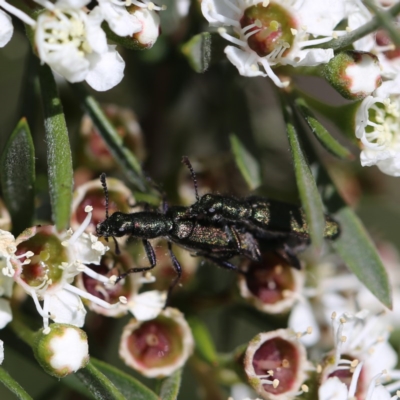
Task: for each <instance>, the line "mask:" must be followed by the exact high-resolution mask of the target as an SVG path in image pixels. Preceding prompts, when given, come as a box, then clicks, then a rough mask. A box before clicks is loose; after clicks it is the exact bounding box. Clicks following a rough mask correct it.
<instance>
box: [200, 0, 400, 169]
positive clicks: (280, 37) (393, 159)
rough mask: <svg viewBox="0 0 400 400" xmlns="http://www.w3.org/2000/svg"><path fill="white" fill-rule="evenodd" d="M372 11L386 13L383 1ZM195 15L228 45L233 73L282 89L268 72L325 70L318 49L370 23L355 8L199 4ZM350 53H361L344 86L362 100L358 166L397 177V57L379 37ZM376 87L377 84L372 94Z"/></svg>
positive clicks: (295, 2) (327, 53)
mask: <svg viewBox="0 0 400 400" xmlns="http://www.w3.org/2000/svg"><path fill="white" fill-rule="evenodd" d="M375 3H376V5H377V6H378V7H380V8H381V9H384V8H387V7H388V5H390V4H389V3H388V2H387V1H383V0H375ZM201 9H202V12H203V15H204V17H205V18H206V19H207V21H208V22H209V23H210V25H211V26H213V27H218V32H219V33H220V35H221V36H222V37H223V38H225V39H226V40H227V41H229V42H230V43H231V44H232V45H229V46H227V47H226V48H225V53H226V55H227V57H228V59H229V61H231V63H232V64H233V65H235V66H236V68H237V69H238V71H239V73H240V74H241V75H243V76H246V77H256V76H268V77H270V78H271V79H272V81H273V82H274V83H275V84H276V85H277V86H279V87H285V86H287V85H288V84H289V82H288V81H287V80H286V79H287V78H285V79H284V80H282V79H281V78H280V77H279V76H278V75H277V73H276V72H275V71H274V68H275V67H279V66H283V65H290V66H293V67H302V66H307V67H311V66H316V65H320V64H326V63H328V62H329V61H330V60H331V59H332V58H333V57H334V53H333V50H332V49H329V48H328V49H322V48H318V45H320V44H322V43H326V42H328V41H330V40H332V39H335V38H337V37H339V36H343V35H345V34H346V33H348V32H351V31H352V30H354V29H357V28H358V27H360V26H361V25H363V24H365V23H367V22H368V21H370V20H371V19H372V18H373V14H372V13H371V12H370V11H369V9H368V8H366V7H365V6H364V4H363V3H362V1H361V0H347V1H344V0H337V1H329V0H319V1H313V0H202V2H201ZM339 24H340V25H339ZM338 26H340V27H341V28H340V29H339V28H338ZM343 26H345V27H346V28H345V29H343ZM309 46H312V48H310V47H309ZM354 50H356V51H359V52H361V53H358V58H359V59H358V60H357V62H349V64H348V68H346V71H345V74H344V75H345V76H344V78H343V79H344V81H345V84H346V85H348V87H347V88H346V90H348V92H349V93H350V94H352V95H354V96H356V95H360V94H362V98H363V97H365V96H367V97H365V99H364V101H363V102H362V104H361V106H360V107H359V110H358V114H357V121H356V124H357V127H356V137H357V138H358V139H359V140H360V143H361V146H362V152H361V164H362V165H363V166H370V165H377V166H378V168H379V169H380V170H381V171H382V172H384V173H386V174H388V175H392V176H400V133H399V132H400V122H399V121H400V119H399V107H400V76H399V75H400V74H399V73H400V51H399V50H398V49H396V48H395V46H394V45H393V44H392V42H391V39H390V37H389V36H388V34H387V33H386V32H385V31H378V32H376V33H374V34H371V35H368V36H366V37H364V38H362V39H360V40H358V41H356V42H355V43H354ZM364 52H368V53H364ZM381 79H383V80H384V83H383V84H382V86H381V87H380V88H378V89H377V87H378V86H379V84H380V82H381ZM354 98H356V97H354Z"/></svg>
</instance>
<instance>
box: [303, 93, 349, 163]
mask: <svg viewBox="0 0 400 400" xmlns="http://www.w3.org/2000/svg"><path fill="white" fill-rule="evenodd" d="M296 106H297V107H298V109H299V110H300V112H301V114H302V115H303V117H304V119H305V121H306V122H307V124H308V126H309V127H310V129H311V131H312V133H313V134H314V136H315V137H316V138H317V140H318V141H319V142H320V143H321V144H322V146H324V147H325V149H326V150H328V151H329V152H330V153H331V154H333V155H334V156H336V157H338V158H341V159H347V160H352V159H354V156H353V154H351V152H350V151H349V150H348V149H346V148H345V147H343V146H342V145H341V144H340V143H339V142H338V141H337V140H336V139H335V138H334V137H332V136H331V134H330V133H329V132H328V131H327V130H326V128H325V127H324V126H323V125H322V124H321V123H320V122H319V121H318V120H317V119H316V118H315V116H314V114H313V113H312V111H311V110H310V109H309V108H308V106H307V104H306V102H305V100H304V99H297V100H296Z"/></svg>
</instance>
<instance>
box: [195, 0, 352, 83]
mask: <svg viewBox="0 0 400 400" xmlns="http://www.w3.org/2000/svg"><path fill="white" fill-rule="evenodd" d="M344 3H345V2H344V1H343V0H338V1H334V2H332V1H329V0H319V1H313V0H305V1H296V0H280V1H274V2H273V1H269V0H264V1H261V0H249V1H247V0H231V1H227V0H203V1H202V2H201V9H202V12H203V15H204V17H205V18H206V19H207V20H208V22H209V23H210V25H212V26H219V27H220V28H219V30H218V31H219V33H220V34H221V36H222V37H224V38H225V39H227V40H228V41H230V42H231V43H233V44H235V45H236V46H238V47H233V46H228V47H227V48H226V49H225V53H226V55H227V57H228V59H229V60H230V61H231V62H232V63H233V64H234V65H235V66H236V67H237V68H238V70H239V73H240V74H241V75H244V76H250V77H251V76H267V75H268V76H269V77H270V78H271V79H272V80H273V82H274V83H275V84H276V85H278V86H285V85H284V84H283V83H282V82H281V81H280V80H279V78H278V77H277V76H276V75H275V73H274V72H273V71H272V68H271V67H273V66H276V65H292V66H315V65H318V64H321V63H326V62H328V61H329V60H330V59H331V58H332V57H333V50H332V49H326V50H324V49H318V48H314V49H307V50H305V49H304V47H306V46H309V45H317V44H320V43H324V42H327V41H329V40H331V39H332V37H334V36H336V35H339V34H340V35H341V34H343V33H344V32H334V28H335V27H336V25H337V24H338V23H339V22H340V21H341V20H342V19H343V18H344V16H345V8H344ZM223 26H228V27H231V28H232V29H233V32H234V35H230V34H228V32H227V31H226V29H225V28H222V27H223ZM310 35H315V36H322V38H319V39H310ZM260 66H261V67H262V69H260Z"/></svg>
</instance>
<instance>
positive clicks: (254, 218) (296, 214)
mask: <svg viewBox="0 0 400 400" xmlns="http://www.w3.org/2000/svg"><path fill="white" fill-rule="evenodd" d="M182 162H183V163H184V164H185V165H186V166H187V167H188V169H189V171H190V174H191V177H192V181H193V185H194V191H195V196H196V202H195V203H194V204H192V205H191V206H189V207H188V208H187V210H186V213H185V214H184V215H183V218H192V219H194V220H201V219H205V220H207V221H211V222H212V223H215V224H218V225H220V226H221V227H223V228H224V229H225V230H227V231H228V232H229V231H231V230H235V231H236V232H238V231H245V232H249V233H251V234H252V235H253V237H254V238H256V239H257V240H258V242H259V246H260V247H261V248H262V249H265V250H275V251H276V252H279V253H280V254H281V256H283V257H284V258H285V259H286V260H287V261H288V262H289V263H290V264H292V265H293V266H294V267H296V268H298V269H299V268H300V263H299V260H298V259H297V256H296V254H297V253H298V252H299V251H301V250H303V249H304V248H305V247H307V246H308V245H309V244H310V232H309V228H308V225H307V221H306V216H305V213H304V210H303V209H302V208H301V207H298V206H296V205H293V204H289V203H285V202H282V201H277V200H272V199H268V198H265V197H261V196H250V197H246V198H243V199H238V198H235V197H232V196H223V195H219V194H214V193H208V194H205V195H203V196H201V197H200V196H199V194H198V187H197V178H196V174H195V172H194V170H193V167H192V165H191V163H190V161H189V159H188V157H186V156H185V157H183V158H182ZM339 234H340V226H339V224H338V223H337V222H336V221H335V220H334V219H333V218H332V217H330V216H329V215H325V229H324V237H325V238H326V239H335V238H336V237H337V236H338V235H339ZM230 238H231V240H232V241H234V242H236V244H237V245H238V246H240V244H239V243H238V241H237V235H236V234H234V233H232V234H230Z"/></svg>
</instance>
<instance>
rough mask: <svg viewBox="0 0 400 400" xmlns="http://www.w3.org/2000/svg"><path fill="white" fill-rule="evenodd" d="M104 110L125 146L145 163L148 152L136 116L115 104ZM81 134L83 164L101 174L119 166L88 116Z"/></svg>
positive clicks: (107, 105)
mask: <svg viewBox="0 0 400 400" xmlns="http://www.w3.org/2000/svg"><path fill="white" fill-rule="evenodd" d="M102 109H103V111H104V113H105V115H106V116H107V117H108V119H109V120H110V122H111V123H112V125H113V126H114V128H115V130H116V132H117V133H118V135H119V136H120V137H121V140H122V143H123V145H124V146H125V147H126V148H127V149H129V150H130V151H131V152H132V153H133V154H135V156H136V157H137V159H138V160H139V161H143V160H144V159H145V157H146V151H145V148H144V142H143V133H142V130H141V128H140V125H139V123H138V120H137V117H136V115H135V114H134V113H133V112H132V111H131V110H129V109H128V108H123V107H118V106H116V105H114V104H106V105H103V106H102ZM80 133H81V137H82V142H83V143H82V145H81V146H80V149H81V152H80V157H79V158H80V163H81V164H83V165H85V166H87V167H89V168H90V169H91V170H94V171H99V172H104V171H109V170H110V169H112V168H115V167H116V166H117V163H116V161H115V158H114V157H112V155H111V154H110V152H109V150H108V148H107V146H106V144H105V142H104V140H103V138H102V137H101V136H100V135H99V133H98V131H97V129H96V127H95V126H94V124H93V121H92V120H91V118H90V117H89V116H88V115H87V114H85V115H84V116H83V118H82V123H81V127H80Z"/></svg>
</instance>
